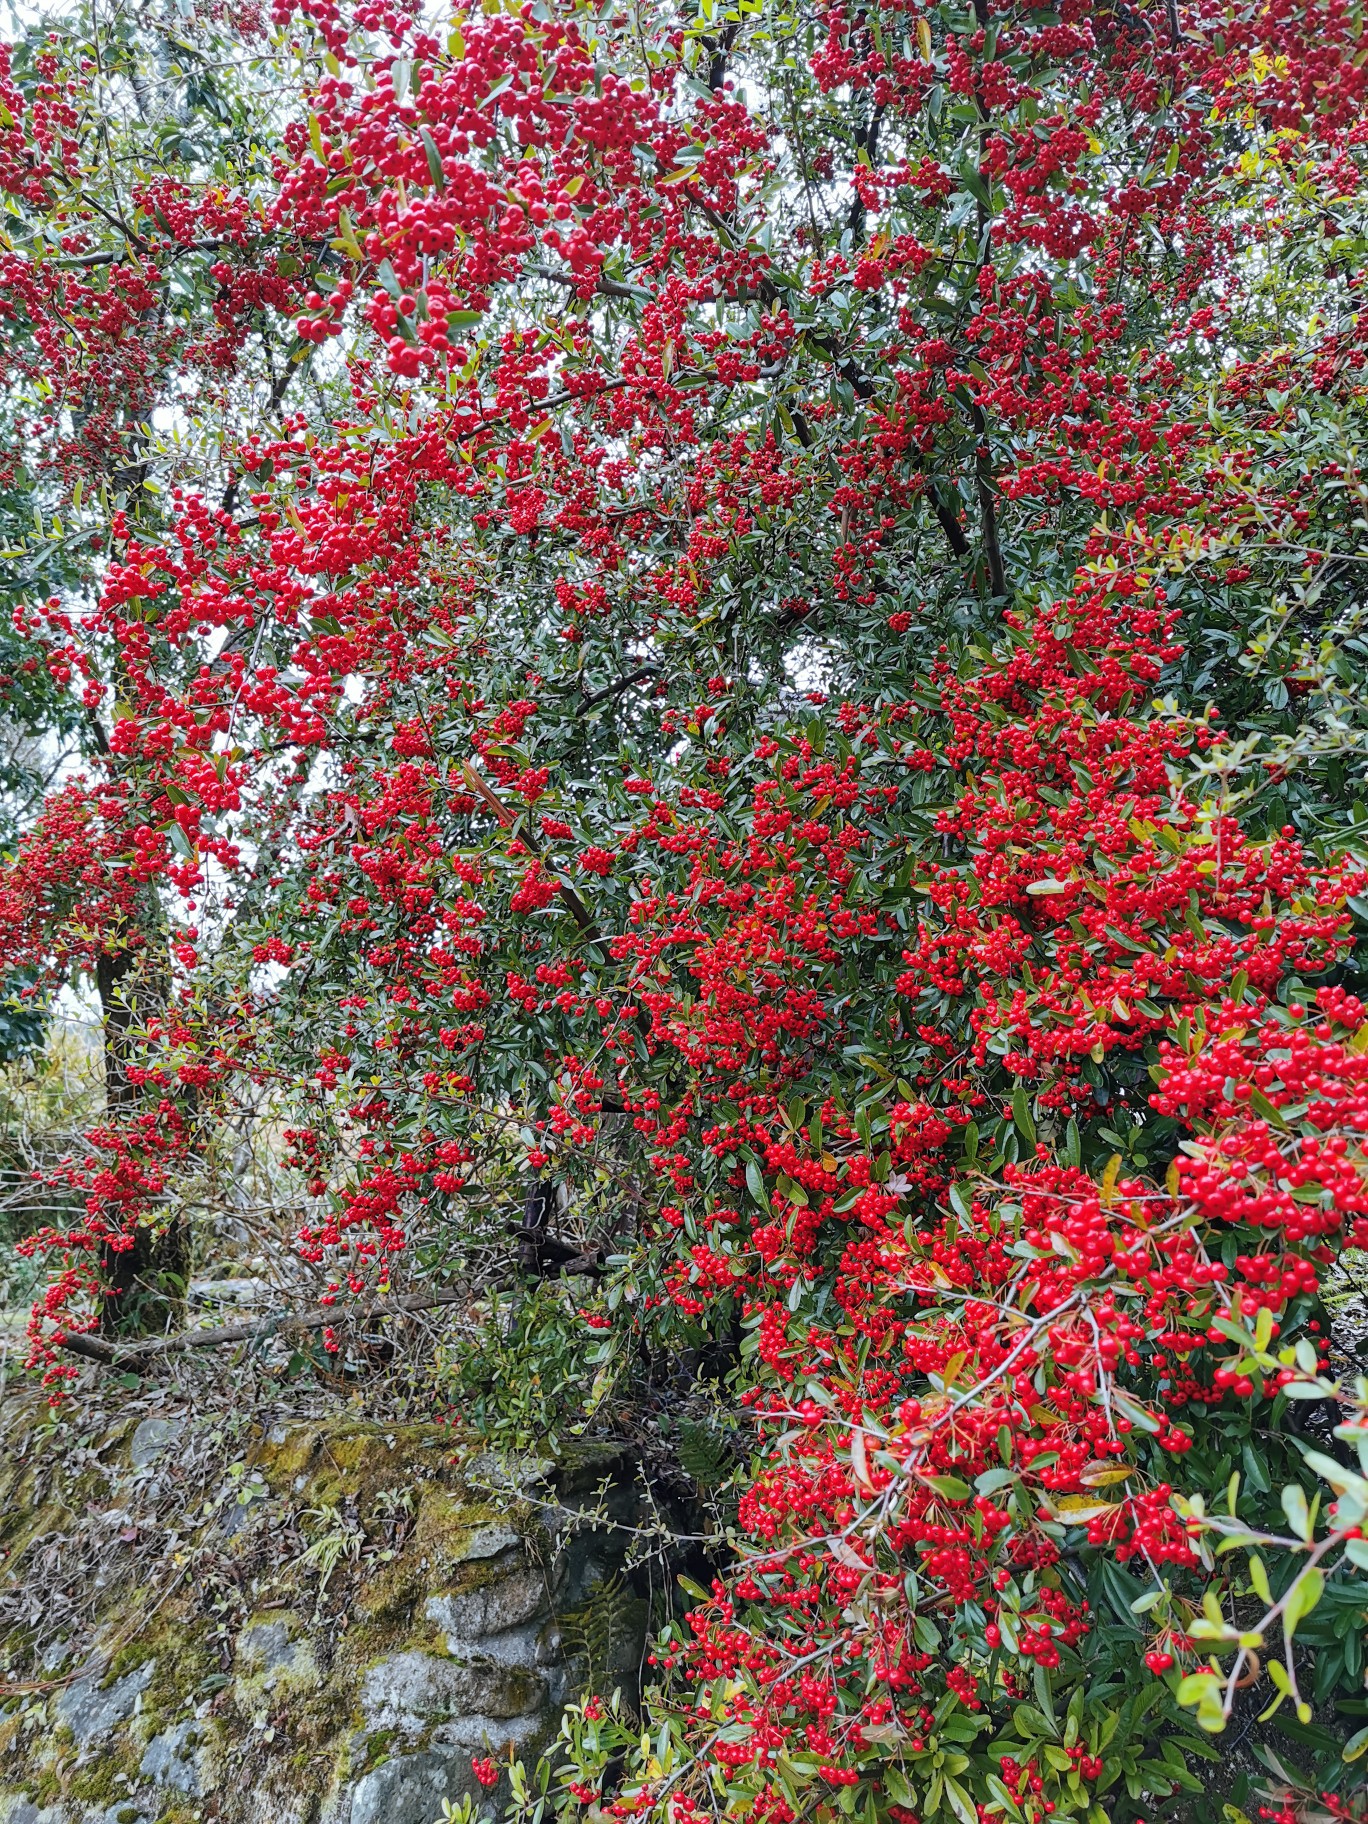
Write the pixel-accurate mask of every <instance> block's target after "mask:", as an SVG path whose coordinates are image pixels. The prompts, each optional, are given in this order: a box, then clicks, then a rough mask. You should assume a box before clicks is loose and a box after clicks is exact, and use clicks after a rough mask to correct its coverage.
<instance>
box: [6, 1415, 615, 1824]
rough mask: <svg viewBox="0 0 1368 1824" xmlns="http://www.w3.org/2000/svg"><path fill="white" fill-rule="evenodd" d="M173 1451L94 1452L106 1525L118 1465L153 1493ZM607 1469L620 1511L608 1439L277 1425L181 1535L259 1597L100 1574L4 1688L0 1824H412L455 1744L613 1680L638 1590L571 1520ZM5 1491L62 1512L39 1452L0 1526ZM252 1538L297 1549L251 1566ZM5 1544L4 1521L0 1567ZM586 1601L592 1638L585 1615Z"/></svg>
mask: <svg viewBox="0 0 1368 1824" xmlns="http://www.w3.org/2000/svg"><path fill="white" fill-rule="evenodd" d="M179 1447H180V1436H179V1432H178V1430H177V1427H176V1426H173V1425H171V1424H169V1423H168V1422H166V1421H163V1420H162V1419H155V1420H152V1421H149V1420H146V1419H144V1420H143V1421H142V1422H141V1423H140V1424H138V1425H137V1426H136V1427H134V1426H132V1425H131V1424H130V1425H129V1426H128V1428H127V1430H126V1432H125V1434H124V1435H123V1436H121V1437H119V1438H117V1439H115V1440H114V1442H113V1443H112V1444H106V1445H102V1446H101V1453H100V1454H101V1473H102V1475H103V1476H104V1477H105V1482H104V1483H103V1484H102V1492H103V1495H104V1497H105V1499H106V1500H107V1501H108V1506H107V1507H106V1509H105V1518H107V1516H108V1514H109V1512H111V1511H113V1512H117V1514H118V1517H119V1519H120V1520H121V1521H127V1514H128V1512H129V1511H130V1510H129V1509H128V1508H126V1507H125V1506H124V1505H123V1503H124V1500H125V1497H124V1494H123V1492H122V1490H121V1487H120V1486H119V1476H120V1475H121V1474H122V1475H126V1476H127V1477H128V1478H129V1479H130V1483H132V1484H135V1485H136V1486H137V1487H139V1488H141V1487H144V1486H151V1485H152V1483H153V1482H155V1478H156V1477H158V1476H163V1475H169V1474H170V1473H171V1471H168V1470H167V1468H166V1465H167V1464H168V1463H171V1464H173V1465H174V1458H175V1453H176V1451H177V1449H178V1448H179ZM114 1459H117V1462H118V1464H119V1465H121V1466H122V1467H121V1468H120V1469H114V1470H111V1468H110V1463H111V1461H113V1460H114ZM32 1467H33V1466H32V1465H30V1468H32ZM111 1478H112V1480H111ZM139 1479H141V1480H139ZM614 1479H615V1480H616V1485H617V1489H618V1493H617V1494H616V1495H614V1496H612V1497H610V1506H611V1505H612V1503H616V1512H617V1514H618V1515H619V1517H622V1516H624V1515H626V1514H627V1513H628V1511H629V1509H630V1506H631V1499H632V1497H631V1494H630V1488H629V1483H630V1472H629V1466H628V1465H626V1464H625V1463H624V1462H623V1461H622V1459H621V1457H620V1456H618V1455H616V1454H614V1453H611V1452H602V1451H600V1452H597V1453H596V1452H594V1451H593V1450H588V1449H583V1450H581V1451H580V1453H579V1454H578V1457H577V1458H576V1459H575V1460H573V1461H562V1462H561V1463H559V1464H555V1463H551V1462H548V1461H546V1460H537V1461H530V1460H523V1461H521V1462H520V1463H514V1464H508V1463H504V1464H499V1465H494V1464H492V1463H491V1462H490V1460H488V1459H477V1461H476V1463H473V1464H470V1465H466V1466H464V1467H462V1466H460V1465H455V1464H453V1462H452V1458H451V1451H450V1439H449V1437H448V1436H447V1435H446V1434H442V1433H439V1432H438V1431H437V1428H435V1427H426V1426H414V1427H389V1428H385V1427H381V1426H368V1425H358V1424H347V1425H336V1424H333V1425H326V1424H319V1423H314V1424H305V1425H286V1426H278V1427H276V1428H275V1429H274V1430H272V1431H271V1432H269V1433H268V1434H266V1435H265V1436H263V1437H260V1438H259V1439H257V1441H256V1445H255V1447H254V1449H253V1451H252V1453H251V1456H250V1458H249V1459H248V1462H247V1467H246V1469H245V1470H244V1471H243V1472H242V1476H241V1486H240V1489H239V1494H238V1498H237V1500H236V1502H235V1503H234V1504H233V1505H232V1506H231V1507H228V1508H222V1509H220V1510H218V1511H215V1512H212V1513H209V1514H207V1515H205V1516H203V1518H202V1522H201V1534H200V1537H199V1541H198V1543H199V1546H200V1547H201V1548H205V1542H206V1541H208V1542H209V1543H210V1544H211V1545H212V1548H213V1552H214V1553H216V1554H217V1555H218V1561H220V1562H224V1563H226V1566H227V1567H228V1569H227V1574H226V1575H227V1581H228V1583H229V1584H231V1581H232V1573H233V1569H234V1567H235V1566H236V1569H237V1577H238V1583H239V1585H242V1586H245V1587H246V1589H247V1590H248V1592H249V1593H252V1592H255V1591H256V1590H257V1586H258V1584H260V1585H261V1595H262V1601H261V1603H260V1606H259V1608H258V1609H257V1610H256V1612H252V1613H246V1614H240V1615H238V1616H236V1617H235V1618H234V1619H233V1620H231V1621H230V1622H228V1623H225V1622H224V1620H223V1619H222V1617H223V1614H224V1613H225V1612H227V1611H226V1610H225V1609H224V1605H222V1604H220V1607H219V1618H218V1619H217V1620H216V1619H215V1610H214V1605H213V1603H212V1602H209V1601H207V1600H206V1596H205V1590H204V1589H202V1588H195V1587H191V1586H192V1584H193V1581H194V1580H193V1579H189V1578H183V1579H181V1580H178V1579H177V1578H176V1576H175V1574H174V1572H173V1569H172V1567H171V1565H170V1564H167V1565H165V1566H164V1567H163V1569H162V1570H161V1571H160V1572H159V1573H157V1579H158V1580H159V1581H160V1583H161V1585H162V1587H161V1588H156V1587H154V1588H152V1589H146V1588H143V1589H132V1588H128V1589H123V1590H120V1589H118V1588H117V1587H114V1588H110V1589H109V1590H108V1592H107V1597H106V1599H105V1601H104V1606H103V1610H102V1611H101V1612H98V1613H97V1616H96V1621H95V1624H94V1627H93V1630H92V1631H91V1632H90V1633H89V1635H88V1636H85V1637H82V1638H79V1639H77V1638H76V1637H75V1635H73V1638H72V1639H71V1641H70V1642H69V1643H68V1645H69V1647H70V1649H71V1650H70V1652H69V1653H68V1654H67V1655H66V1657H65V1658H64V1657H63V1654H62V1652H61V1651H56V1652H54V1650H53V1649H52V1648H49V1649H48V1650H47V1654H46V1658H47V1661H48V1662H49V1664H50V1666H51V1676H52V1682H51V1688H50V1689H48V1690H46V1691H43V1690H39V1691H37V1692H25V1693H22V1694H20V1695H18V1696H9V1697H0V1824H199V1821H200V1820H210V1819H213V1820H217V1821H218V1824H434V1821H435V1820H437V1819H439V1818H440V1817H441V1814H442V1801H443V1800H444V1799H451V1800H453V1801H454V1800H456V1799H457V1798H459V1797H460V1796H461V1795H462V1794H463V1793H465V1792H473V1791H476V1790H478V1789H477V1788H476V1787H475V1785H474V1781H473V1775H472V1773H471V1765H470V1763H471V1757H472V1755H480V1754H486V1753H492V1754H494V1755H496V1756H497V1755H500V1754H506V1752H507V1751H508V1750H509V1749H513V1750H515V1751H517V1752H518V1753H520V1754H523V1755H528V1754H535V1753H536V1752H537V1751H538V1750H539V1749H541V1748H542V1747H544V1746H545V1745H547V1744H548V1743H549V1742H550V1741H551V1739H552V1738H553V1737H554V1736H555V1734H556V1731H557V1729H558V1727H559V1720H560V1714H561V1710H562V1707H563V1705H564V1703H565V1702H566V1701H567V1699H568V1698H569V1697H570V1696H572V1695H573V1694H574V1693H575V1692H576V1691H578V1690H582V1689H583V1688H584V1687H585V1685H586V1682H587V1681H588V1680H589V1679H590V1678H591V1677H592V1678H593V1680H594V1681H595V1682H596V1683H600V1684H604V1683H607V1684H609V1685H611V1684H622V1685H625V1686H628V1687H630V1686H631V1684H632V1683H633V1681H634V1679H635V1676H636V1674H637V1670H638V1667H639V1663H640V1655H641V1651H642V1646H643V1641H644V1638H645V1629H646V1620H647V1610H646V1604H645V1603H644V1602H643V1601H640V1600H637V1599H636V1598H635V1597H634V1596H633V1595H632V1593H631V1590H630V1587H629V1585H628V1583H627V1581H626V1580H625V1579H624V1577H623V1575H622V1568H621V1567H622V1562H623V1549H622V1546H623V1534H622V1532H621V1531H620V1530H618V1529H616V1528H615V1526H614V1525H613V1524H612V1523H611V1522H608V1521H606V1520H605V1518H604V1515H603V1513H602V1512H601V1511H600V1512H598V1513H597V1515H596V1517H594V1518H592V1519H590V1518H587V1517H586V1515H585V1513H584V1512H583V1509H584V1508H585V1506H586V1501H587V1496H588V1491H589V1490H591V1489H593V1488H594V1487H596V1486H598V1487H602V1486H604V1485H606V1484H608V1483H610V1482H612V1481H614ZM7 1497H8V1498H9V1502H10V1507H9V1510H8V1511H9V1513H10V1514H15V1513H18V1514H19V1515H20V1516H21V1517H22V1515H23V1513H24V1511H25V1504H26V1503H27V1506H28V1509H29V1510H31V1512H32V1514H33V1516H34V1524H35V1525H36V1526H42V1527H43V1528H45V1529H46V1534H45V1535H42V1536H48V1535H51V1534H52V1533H53V1532H54V1530H55V1529H56V1528H57V1526H58V1525H59V1521H60V1518H61V1517H60V1516H58V1515H56V1514H55V1513H54V1510H53V1507H52V1496H51V1490H50V1486H45V1485H44V1482H43V1475H42V1466H41V1463H39V1464H38V1465H37V1467H36V1470H35V1472H34V1478H33V1480H32V1485H31V1487H30V1484H29V1483H28V1482H26V1481H25V1480H24V1478H23V1476H18V1475H16V1474H14V1473H6V1472H0V1516H3V1515H4V1514H5V1512H6V1498H7ZM396 1516H398V1519H396V1518H395V1517H396ZM65 1519H66V1522H67V1523H69V1524H70V1525H79V1524H80V1521H79V1516H77V1515H74V1514H70V1513H68V1514H66V1515H65ZM99 1519H100V1516H98V1515H96V1516H94V1517H92V1518H91V1520H90V1521H89V1524H90V1525H91V1526H94V1525H96V1524H97V1521H98V1520H99ZM129 1526H132V1530H136V1524H135V1523H128V1525H126V1526H125V1531H127V1530H129ZM273 1526H274V1528H275V1529H276V1537H277V1540H278V1537H279V1530H280V1529H281V1528H282V1527H287V1526H291V1527H299V1528H301V1529H302V1530H301V1532H300V1535H299V1537H300V1540H301V1542H302V1543H303V1550H302V1551H301V1552H299V1553H298V1554H297V1555H296V1557H295V1558H294V1559H293V1560H292V1561H291V1560H289V1559H288V1558H287V1559H286V1560H285V1562H284V1568H283V1569H282V1568H281V1559H280V1554H279V1552H277V1556H276V1559H275V1561H274V1566H275V1568H274V1571H273V1574H272V1575H271V1576H269V1577H264V1576H263V1577H257V1576H253V1575H252V1574H251V1573H252V1569H253V1567H254V1566H255V1565H256V1564H257V1563H258V1562H259V1561H260V1559H261V1553H262V1550H263V1549H264V1542H269V1540H270V1539H271V1537H272V1528H273ZM310 1527H312V1529H313V1530H312V1534H311V1533H310V1531H309V1528H310ZM329 1528H331V1529H332V1530H331V1531H329V1530H328V1529H329ZM34 1536H35V1537H38V1536H39V1535H34ZM119 1536H120V1537H122V1536H123V1535H122V1534H120V1535H119ZM20 1540H21V1534H20V1532H19V1530H17V1528H16V1527H15V1526H12V1525H11V1524H10V1522H9V1520H7V1519H5V1518H3V1517H0V1547H4V1548H5V1549H6V1552H7V1555H9V1556H11V1557H12V1556H13V1554H14V1549H15V1544H16V1542H19V1541H20ZM386 1541H388V1542H389V1543H384V1542H386ZM30 1543H32V1539H30ZM187 1543H188V1544H189V1545H190V1546H191V1547H192V1548H194V1547H195V1545H196V1541H195V1540H194V1539H192V1540H190V1541H188V1542H187ZM204 1561H205V1562H208V1561H209V1559H208V1558H205V1560H204ZM195 1562H200V1560H195ZM325 1573H326V1574H325ZM238 1593H239V1594H241V1591H240V1590H239V1592H238ZM605 1594H606V1597H607V1599H608V1601H607V1606H608V1607H609V1608H610V1609H611V1610H612V1621H611V1627H610V1628H609V1630H608V1633H607V1634H606V1635H605V1632H604V1629H603V1628H602V1626H597V1625H596V1627H594V1628H586V1627H585V1626H584V1625H583V1619H582V1618H583V1617H584V1616H585V1615H586V1614H588V1613H592V1612H594V1605H595V1603H596V1602H597V1601H599V1599H600V1598H603V1597H604V1596H605ZM605 1642H606V1645H605ZM595 1656H597V1658H598V1659H599V1660H600V1661H601V1663H600V1664H598V1665H596V1666H591V1665H590V1664H589V1660H590V1659H591V1658H594V1657H595Z"/></svg>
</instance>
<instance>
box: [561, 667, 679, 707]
mask: <svg viewBox="0 0 1368 1824" xmlns="http://www.w3.org/2000/svg"><path fill="white" fill-rule="evenodd" d="M659 676H660V667H659V665H643V666H641V667H640V668H639V670H637V671H633V672H631V673H629V674H628V676H627V677H625V678H618V679H617V681H616V682H615V683H612V684H609V685H608V686H607V687H606V689H604V690H596V691H595V692H594V694H593V696H592V697H586V698H585V699H584V701H583V702H582V703H581V704H580V706H579V709H578V710H577V711H576V714H578V715H581V716H582V715H584V714H586V713H587V712H588V711H589V710H591V709H594V708H596V707H597V706H598V704H600V703H606V702H607V701H608V699H609V697H615V696H617V694H618V692H619V691H622V690H627V689H629V688H630V687H631V686H632V685H633V684H642V683H644V682H645V681H646V679H647V678H656V677H659Z"/></svg>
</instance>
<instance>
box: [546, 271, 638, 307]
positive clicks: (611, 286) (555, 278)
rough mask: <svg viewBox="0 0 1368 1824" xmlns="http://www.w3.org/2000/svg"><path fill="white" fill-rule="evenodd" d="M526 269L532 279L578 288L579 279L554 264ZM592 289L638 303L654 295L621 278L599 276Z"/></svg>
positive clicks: (605, 294) (608, 296)
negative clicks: (559, 269) (631, 299)
mask: <svg viewBox="0 0 1368 1824" xmlns="http://www.w3.org/2000/svg"><path fill="white" fill-rule="evenodd" d="M527 271H528V274H529V275H530V276H531V277H532V278H534V279H549V280H550V281H551V283H552V284H553V285H565V286H568V287H569V289H570V290H572V291H575V290H578V289H579V285H580V281H579V279H578V278H577V277H576V276H575V274H574V273H573V272H560V271H558V270H557V268H556V267H554V266H529V267H528V268H527ZM594 290H595V291H596V292H598V293H599V294H600V296H602V297H605V298H633V299H635V300H636V302H637V303H640V304H649V303H650V301H651V298H652V296H653V295H654V294H653V293H651V292H649V291H648V290H647V289H646V287H645V286H644V285H628V284H626V283H625V282H624V281H623V280H622V279H605V278H599V279H598V280H596V281H595V284H594Z"/></svg>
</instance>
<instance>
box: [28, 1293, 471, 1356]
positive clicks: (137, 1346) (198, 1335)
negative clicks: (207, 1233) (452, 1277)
mask: <svg viewBox="0 0 1368 1824" xmlns="http://www.w3.org/2000/svg"><path fill="white" fill-rule="evenodd" d="M468 1296H469V1295H468V1293H466V1292H456V1291H450V1290H448V1291H443V1292H414V1293H410V1294H409V1295H408V1296H407V1297H405V1298H381V1299H376V1300H375V1302H374V1303H373V1304H369V1305H365V1306H362V1307H361V1308H360V1309H359V1311H358V1309H357V1307H355V1306H352V1305H343V1306H341V1307H336V1306H327V1307H320V1308H319V1309H318V1310H316V1311H305V1312H292V1311H279V1312H277V1313H276V1315H275V1316H274V1317H264V1318H258V1319H257V1321H256V1322H255V1323H250V1324H223V1325H221V1326H220V1327H219V1328H218V1329H217V1330H181V1331H179V1332H178V1333H177V1334H176V1335H175V1336H154V1337H151V1338H149V1339H148V1340H147V1341H145V1342H141V1343H111V1342H108V1341H106V1340H105V1339H104V1338H103V1337H97V1336H89V1335H84V1334H76V1335H71V1336H64V1337H62V1338H61V1340H60V1342H59V1343H58V1347H59V1348H61V1349H65V1350H67V1351H68V1353H69V1354H71V1355H81V1356H84V1357H85V1358H86V1360H87V1361H91V1362H100V1363H102V1364H103V1365H104V1366H105V1367H107V1368H120V1367H122V1366H123V1365H124V1364H125V1363H131V1362H143V1361H147V1360H148V1359H149V1358H151V1357H154V1356H161V1355H180V1354H183V1353H184V1352H185V1351H186V1350H187V1349H223V1348H226V1347H228V1345H229V1344H231V1343H249V1342H254V1341H255V1340H256V1338H258V1337H265V1336H275V1335H277V1334H278V1333H280V1332H288V1331H290V1330H322V1329H323V1328H324V1327H325V1326H326V1325H328V1324H334V1323H337V1322H339V1321H345V1320H347V1319H349V1318H351V1317H352V1316H354V1315H359V1316H360V1317H361V1318H362V1319H364V1320H369V1319H371V1318H375V1317H397V1316H400V1315H402V1314H403V1313H404V1312H406V1311H430V1310H432V1309H433V1308H434V1307H435V1306H437V1305H454V1304H456V1303H458V1302H459V1301H460V1300H461V1299H463V1298H466V1297H468Z"/></svg>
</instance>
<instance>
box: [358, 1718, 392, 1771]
mask: <svg viewBox="0 0 1368 1824" xmlns="http://www.w3.org/2000/svg"><path fill="white" fill-rule="evenodd" d="M398 1733H399V1732H398V1730H397V1729H375V1730H372V1731H371V1733H370V1734H369V1735H368V1736H367V1737H366V1745H365V1749H364V1751H363V1753H362V1756H361V1772H362V1773H369V1772H370V1770H371V1769H372V1767H378V1766H379V1765H380V1764H381V1762H382V1761H387V1760H388V1759H389V1755H390V1749H391V1748H392V1747H393V1746H394V1742H395V1739H396V1737H397V1736H398Z"/></svg>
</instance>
